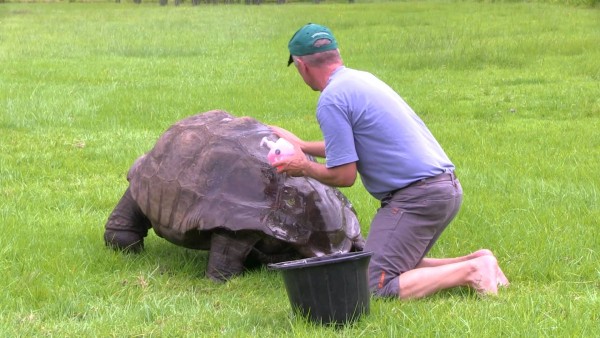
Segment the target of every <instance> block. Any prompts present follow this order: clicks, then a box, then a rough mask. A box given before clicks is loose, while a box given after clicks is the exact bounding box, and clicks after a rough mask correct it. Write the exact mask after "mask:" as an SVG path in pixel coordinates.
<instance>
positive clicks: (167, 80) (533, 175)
mask: <svg viewBox="0 0 600 338" xmlns="http://www.w3.org/2000/svg"><path fill="white" fill-rule="evenodd" d="M307 22H317V23H322V24H325V25H327V26H329V27H330V28H332V30H333V32H334V33H335V34H336V38H337V39H338V42H339V43H340V49H341V52H342V56H343V57H344V60H345V63H346V65H347V66H349V67H352V68H357V69H364V70H368V71H370V72H372V73H374V74H375V75H377V76H378V77H379V78H381V79H383V80H384V81H386V82H387V83H388V84H390V85H391V86H392V87H393V88H394V89H396V90H397V91H398V92H399V93H400V94H401V95H402V97H403V98H404V99H405V100H406V101H407V102H408V103H409V104H410V105H411V106H412V107H413V108H414V109H415V111H416V112H417V113H418V114H419V115H420V116H421V117H422V118H423V120H424V121H425V122H426V123H427V125H428V126H429V127H430V129H431V130H432V132H433V133H434V135H435V136H436V137H437V139H438V140H439V141H440V143H441V144H442V145H443V147H444V148H445V149H446V151H447V153H448V154H449V156H450V157H451V159H452V160H453V161H454V163H455V164H456V165H457V172H458V175H459V177H460V180H461V182H462V185H463V188H464V191H465V200H464V204H463V207H462V209H461V212H460V214H459V215H458V217H457V218H456V219H455V221H454V222H453V223H452V224H451V225H450V227H449V228H448V229H447V230H446V232H445V233H444V235H443V236H442V237H441V238H440V240H439V242H438V244H437V245H436V246H435V247H434V248H433V250H432V252H431V255H432V256H459V255H463V254H466V253H468V252H471V251H474V250H476V249H479V248H483V247H486V248H489V249H491V250H493V251H494V252H495V253H496V255H497V257H498V259H499V262H500V264H501V266H502V267H503V269H504V271H505V273H506V274H507V276H508V278H509V279H510V280H511V282H512V284H511V286H510V287H509V288H506V289H501V290H500V293H499V295H498V296H497V297H488V298H481V297H479V296H477V295H476V294H474V293H473V292H471V291H470V290H468V289H453V290H448V291H444V292H440V293H438V294H436V295H434V296H431V297H429V298H426V299H422V300H415V301H406V302H400V301H396V300H391V301H390V300H381V299H373V300H372V302H371V314H370V315H369V316H366V317H364V318H362V319H361V320H360V321H358V322H356V323H353V324H351V325H348V326H346V327H343V328H338V329H335V328H330V327H322V326H319V325H315V324H311V323H308V322H306V321H304V320H303V318H298V317H297V316H294V315H293V314H292V312H291V310H290V306H289V302H288V299H287V294H286V291H285V288H284V285H283V281H282V279H281V276H280V275H279V274H278V272H276V271H269V270H267V269H264V268H263V269H259V270H257V271H253V272H250V273H248V274H245V275H244V276H242V277H239V278H236V279H234V280H232V281H230V282H228V283H226V284H214V283H213V282H211V281H209V280H208V279H206V278H204V269H205V266H206V261H207V253H206V252H198V251H192V250H187V249H183V248H179V247H176V246H174V245H172V244H170V243H168V242H166V241H165V240H163V239H160V238H158V237H157V236H156V235H154V234H153V233H151V234H150V235H149V237H148V238H147V239H146V250H145V252H143V253H142V254H140V255H123V254H120V253H116V252H113V251H111V250H108V249H106V248H105V247H104V243H103V240H102V235H103V231H104V223H105V222H106V218H107V217H108V215H109V214H110V212H111V211H112V208H113V207H114V206H115V205H116V203H117V202H118V200H119V198H120V197H121V195H122V193H123V192H124V190H125V188H126V186H127V182H126V180H125V175H126V172H127V170H128V168H129V166H130V165H131V164H132V162H133V161H134V160H135V159H136V158H137V157H138V156H140V155H141V154H143V153H144V152H146V151H148V150H149V149H150V148H151V147H152V146H153V145H154V142H155V141H156V139H157V138H158V137H159V135H160V134H161V133H162V132H163V131H164V130H165V129H166V128H168V127H169V126H170V125H171V124H172V123H173V122H175V121H177V120H179V119H181V118H183V117H186V116H188V115H191V114H194V113H197V112H202V111H207V110H211V109H224V110H227V111H229V112H231V113H232V114H235V115H237V116H243V115H249V116H252V117H255V118H257V119H259V120H261V121H264V122H265V123H269V124H276V125H280V126H282V127H285V128H287V129H290V130H292V131H293V132H295V133H296V134H298V135H299V136H301V137H304V138H306V139H318V138H319V137H320V131H319V128H318V125H317V123H316V121H315V118H314V107H315V104H316V100H317V98H318V93H315V92H312V91H311V90H310V89H309V88H308V87H307V86H306V85H305V84H304V83H303V82H302V79H301V78H300V76H299V75H298V74H297V73H296V71H295V69H293V67H292V68H287V67H286V61H287V58H288V52H287V48H286V47H287V42H288V40H289V38H290V37H291V35H292V34H293V32H294V31H295V30H296V29H297V28H299V27H300V26H301V25H303V24H305V23H307ZM598 46H600V11H599V10H598V9H597V8H588V7H573V6H564V5H558V4H555V5H551V4H540V3H479V2H452V1H419V2H412V1H410V2H373V3H355V4H346V3H321V4H319V5H315V4H312V3H304V4H300V3H290V4H286V5H275V4H265V5H260V6H245V5H210V6H209V5H200V6H195V7H194V6H191V5H190V4H189V3H187V2H186V3H185V4H183V5H182V6H179V7H175V6H172V5H170V6H166V7H160V6H158V5H157V4H156V3H152V4H151V3H143V4H141V5H134V4H131V3H121V4H115V3H88V4H82V3H55V4H48V3H31V4H15V3H4V4H0V60H1V66H0V228H1V229H2V232H3V234H2V236H0V279H1V280H2V285H3V286H2V288H0V336H2V337H16V336H118V337H122V336H168V337H179V336H207V337H210V336H232V337H238V336H261V337H280V336H287V335H290V336H311V337H315V336H320V337H321V336H322V337H329V336H347V337H350V336H352V337H354V336H364V337H375V336H377V337H379V336H388V337H401V336H461V337H463V336H486V337H497V336H533V337H535V336H553V337H554V336H556V337H559V336H569V337H581V336H586V337H593V336H600V326H599V324H598V323H600V264H599V263H598V261H599V260H600V252H599V251H600V239H599V238H600V236H598V227H599V219H600V207H599V204H600V196H599V195H600V175H599V174H598V173H597V172H596V170H598V166H599V164H600V132H599V130H600V48H599V47H598ZM343 191H344V193H345V194H346V195H347V196H348V197H349V198H350V200H351V201H352V202H353V203H354V205H355V208H356V209H357V211H358V214H359V217H360V221H361V226H362V228H363V230H364V234H365V235H366V234H367V233H368V230H369V223H370V221H371V217H372V216H373V214H374V212H375V209H376V208H377V206H378V204H377V201H376V200H374V199H373V198H371V197H370V196H369V195H368V193H367V192H366V191H365V190H364V189H363V188H362V186H361V185H360V183H359V182H357V183H356V184H355V186H353V187H351V188H346V189H344V190H343Z"/></svg>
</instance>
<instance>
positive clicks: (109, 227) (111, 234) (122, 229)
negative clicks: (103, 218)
mask: <svg viewBox="0 0 600 338" xmlns="http://www.w3.org/2000/svg"><path fill="white" fill-rule="evenodd" d="M151 227H152V225H151V223H150V221H149V220H148V218H146V216H144V214H143V213H142V211H141V210H140V208H139V206H138V205H137V203H135V201H134V200H133V197H132V196H131V192H130V191H129V188H127V190H126V191H125V194H123V197H121V200H120V201H119V203H118V204H117V206H116V207H115V209H114V210H113V212H112V213H111V214H110V216H109V217H108V221H107V222H106V226H105V228H106V230H105V231H104V243H105V244H106V246H108V247H111V248H113V249H116V250H122V251H125V252H134V253H138V252H140V251H142V250H143V249H144V237H146V235H148V229H150V228H151Z"/></svg>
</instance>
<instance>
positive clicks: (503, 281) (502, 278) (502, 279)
mask: <svg viewBox="0 0 600 338" xmlns="http://www.w3.org/2000/svg"><path fill="white" fill-rule="evenodd" d="M483 256H493V257H495V256H494V253H493V252H492V251H491V250H489V249H480V250H477V251H475V252H473V253H471V254H470V255H468V257H469V259H474V258H478V257H483ZM497 279H498V286H508V285H509V284H510V282H509V281H508V278H506V275H504V272H503V271H502V269H500V266H498V271H497Z"/></svg>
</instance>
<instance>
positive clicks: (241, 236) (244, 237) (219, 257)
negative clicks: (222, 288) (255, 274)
mask: <svg viewBox="0 0 600 338" xmlns="http://www.w3.org/2000/svg"><path fill="white" fill-rule="evenodd" d="M259 239H260V236H259V235H258V234H256V233H249V232H238V233H235V232H230V231H215V232H214V233H213V234H212V236H211V240H210V253H209V256H208V267H207V268H206V276H207V277H208V278H210V279H212V280H213V281H215V282H225V281H227V280H229V279H231V278H232V277H235V276H237V275H240V274H242V273H243V272H244V261H245V260H246V257H247V256H248V253H249V252H250V250H252V247H253V246H254V245H255V244H256V242H258V240H259Z"/></svg>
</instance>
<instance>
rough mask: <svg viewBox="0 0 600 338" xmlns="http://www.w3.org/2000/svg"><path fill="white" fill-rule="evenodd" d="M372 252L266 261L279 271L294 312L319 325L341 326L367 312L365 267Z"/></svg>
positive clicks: (367, 291) (368, 299) (368, 294)
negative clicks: (274, 261) (275, 261)
mask: <svg viewBox="0 0 600 338" xmlns="http://www.w3.org/2000/svg"><path fill="white" fill-rule="evenodd" d="M371 255H373V253H372V252H370V251H368V252H365V251H363V252H349V253H343V254H333V255H326V256H322V257H313V258H306V259H299V260H295V261H288V262H282V263H276V264H269V268H271V269H274V270H280V271H281V273H282V275H283V281H284V283H285V288H286V290H287V294H288V298H289V300H290V303H291V305H292V308H293V309H294V310H295V311H298V312H299V313H300V314H301V315H302V316H304V317H307V318H309V319H310V320H312V321H315V322H319V323H322V324H336V325H342V324H346V323H349V322H353V321H355V320H357V319H358V318H360V317H361V316H362V315H366V314H369V306H370V300H371V295H370V293H369V286H368V279H367V267H368V265H369V260H370V259H371Z"/></svg>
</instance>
